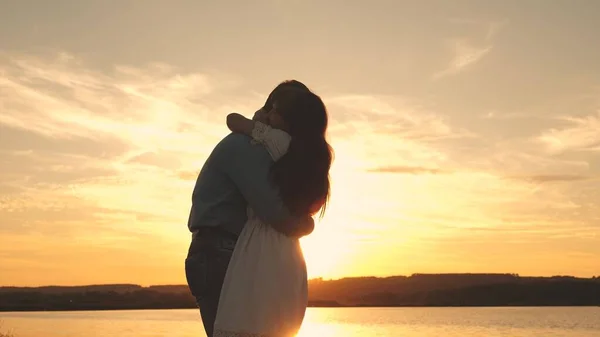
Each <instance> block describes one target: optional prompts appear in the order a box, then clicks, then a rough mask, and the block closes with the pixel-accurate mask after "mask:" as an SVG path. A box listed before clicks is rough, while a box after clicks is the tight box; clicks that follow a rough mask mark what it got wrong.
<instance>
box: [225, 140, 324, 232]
mask: <svg viewBox="0 0 600 337" xmlns="http://www.w3.org/2000/svg"><path fill="white" fill-rule="evenodd" d="M219 145H220V146H219V162H220V164H221V169H222V170H223V172H224V173H225V174H226V175H227V176H228V177H229V178H230V179H231V180H232V181H233V183H234V184H235V185H236V186H237V188H238V189H239V190H240V192H241V193H242V195H243V196H244V198H245V199H246V201H248V204H249V205H250V207H252V209H253V210H254V211H255V212H256V215H257V216H258V217H259V218H260V219H261V220H263V221H265V222H266V223H267V224H269V225H270V226H272V227H273V228H275V229H276V230H277V231H279V232H281V233H283V234H285V235H288V236H295V237H300V236H304V235H308V234H310V233H311V232H312V231H313V229H314V220H313V219H312V217H310V216H308V215H307V216H304V217H295V216H292V215H291V214H290V212H289V210H288V209H287V208H286V207H285V205H284V204H283V201H282V200H281V198H280V197H279V190H278V189H277V188H276V186H274V185H273V183H272V182H271V180H270V179H269V172H270V169H271V165H272V164H273V160H272V159H271V157H270V155H269V153H268V152H267V150H266V149H265V148H264V147H263V146H254V145H252V144H250V139H249V138H248V136H245V135H242V134H230V135H229V136H227V137H225V139H224V140H223V141H222V142H221V143H220V144H219Z"/></svg>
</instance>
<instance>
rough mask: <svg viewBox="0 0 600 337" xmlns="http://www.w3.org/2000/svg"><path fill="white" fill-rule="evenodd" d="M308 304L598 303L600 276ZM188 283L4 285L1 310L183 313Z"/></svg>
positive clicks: (319, 288) (420, 281)
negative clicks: (162, 310) (169, 311)
mask: <svg viewBox="0 0 600 337" xmlns="http://www.w3.org/2000/svg"><path fill="white" fill-rule="evenodd" d="M309 304H310V306H330V307H331V306H333V307H336V306H508V305H510V306H522V305H535V306H542V305H600V277H597V276H596V277H592V278H578V277H573V276H552V277H522V276H519V275H517V274H413V275H410V276H389V277H348V278H342V279H338V280H323V279H321V278H317V279H312V280H310V281H309ZM195 307H196V304H195V301H194V299H193V297H192V295H191V294H190V292H189V289H188V287H187V285H152V286H148V287H143V286H140V285H136V284H112V285H111V284H106V285H89V286H43V287H0V311H29V310H109V309H183V308H195Z"/></svg>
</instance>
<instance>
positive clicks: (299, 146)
mask: <svg viewBox="0 0 600 337" xmlns="http://www.w3.org/2000/svg"><path fill="white" fill-rule="evenodd" d="M288 88H289V87H288ZM298 89H302V88H290V89H285V90H284V91H282V92H280V93H278V94H277V95H276V97H277V98H276V99H275V100H276V101H277V112H278V113H279V114H281V117H282V118H283V120H284V121H285V123H286V124H287V131H288V133H289V134H290V136H291V137H292V140H291V142H290V146H289V148H288V151H287V153H286V154H285V155H284V156H283V157H281V158H280V159H279V160H278V161H277V162H275V163H274V164H273V166H272V168H271V177H272V179H273V181H274V183H275V184H276V185H277V186H278V187H279V192H280V195H281V198H282V200H283V202H284V203H285V205H286V206H287V207H288V208H289V209H290V211H291V212H292V213H293V214H296V215H307V214H310V215H312V214H314V213H316V212H318V210H319V209H321V214H320V215H321V216H323V215H324V212H325V208H326V206H327V203H328V201H329V194H330V182H329V169H330V168H331V162H332V160H333V150H332V148H331V146H330V145H329V144H328V143H327V140H326V132H327V122H328V118H327V109H326V108H325V104H324V103H323V101H322V100H321V98H320V97H319V96H317V95H315V94H314V93H312V92H310V91H309V90H308V89H306V90H298Z"/></svg>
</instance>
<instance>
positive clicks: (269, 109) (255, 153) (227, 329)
mask: <svg viewBox="0 0 600 337" xmlns="http://www.w3.org/2000/svg"><path fill="white" fill-rule="evenodd" d="M327 119H328V118H327V111H326V108H325V105H324V104H323V102H322V100H321V98H319V96H317V95H316V94H314V93H313V92H311V91H310V90H309V89H308V88H307V87H306V86H305V85H304V84H302V83H301V82H298V81H285V82H283V83H281V84H279V85H278V86H277V87H276V88H275V89H274V90H273V91H272V92H271V94H270V95H269V97H268V98H267V100H266V102H265V105H264V106H263V107H262V108H261V109H259V110H258V111H257V112H256V113H255V114H254V117H253V118H252V119H247V118H245V117H244V116H242V115H239V114H236V113H232V114H230V115H228V116H227V126H228V127H229V129H230V130H231V131H232V133H231V134H229V135H228V136H226V137H225V138H224V139H223V140H221V142H219V144H217V146H216V147H215V149H214V150H213V152H212V153H211V154H210V156H209V157H208V159H207V160H206V162H205V164H204V166H203V167H202V170H201V171H200V175H199V176H198V179H197V181H196V186H195V188H194V192H193V195H192V208H191V212H190V217H189V222H188V228H189V230H190V231H191V232H192V243H191V245H190V248H189V251H188V256H187V259H186V261H185V271H186V276H187V282H188V285H189V288H190V290H191V292H192V294H193V295H194V296H195V297H196V301H197V303H198V306H199V307H200V313H201V315H202V322H203V324H204V329H205V330H206V334H207V336H208V337H289V336H294V335H295V334H296V333H297V332H298V330H299V328H300V326H301V324H302V320H303V319H304V314H305V311H306V306H307V302H308V284H307V283H308V282H307V273H306V264H305V261H304V257H303V254H302V249H301V247H300V243H299V240H298V239H299V238H300V237H302V236H306V235H308V234H310V233H311V232H312V231H313V229H314V220H313V216H314V215H315V214H317V213H318V212H319V210H320V211H321V214H322V212H323V210H324V209H325V206H326V203H327V200H328V197H329V189H330V184H329V169H330V167H331V161H332V150H331V147H330V146H329V144H328V143H327V141H326V137H325V136H326V131H327Z"/></svg>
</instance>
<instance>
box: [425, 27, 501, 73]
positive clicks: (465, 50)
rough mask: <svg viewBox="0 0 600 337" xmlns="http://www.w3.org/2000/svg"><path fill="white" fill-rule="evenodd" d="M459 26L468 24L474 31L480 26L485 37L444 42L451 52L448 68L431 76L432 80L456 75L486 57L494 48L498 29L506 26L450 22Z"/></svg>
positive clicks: (460, 38)
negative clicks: (483, 28)
mask: <svg viewBox="0 0 600 337" xmlns="http://www.w3.org/2000/svg"><path fill="white" fill-rule="evenodd" d="M452 21H453V22H455V23H459V24H468V25H470V26H474V27H475V29H479V30H481V26H482V25H483V26H484V27H485V36H484V37H483V39H481V38H480V39H475V38H471V37H458V38H451V39H448V40H447V41H446V44H447V46H448V48H449V49H450V51H451V52H452V59H451V60H450V62H449V64H448V66H447V67H446V68H445V69H443V70H441V71H439V72H437V73H435V74H434V75H433V79H434V80H438V79H441V78H443V77H446V76H450V75H455V74H458V73H460V72H462V71H464V70H466V69H467V68H469V67H471V66H473V65H474V64H476V63H477V62H479V61H481V60H482V59H483V58H484V57H485V56H487V55H488V54H489V53H490V52H491V51H492V49H493V48H494V45H493V39H494V37H495V36H496V35H497V34H498V32H499V31H500V29H501V28H502V27H503V26H504V25H506V22H491V23H481V22H479V21H476V20H475V21H474V20H452Z"/></svg>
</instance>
